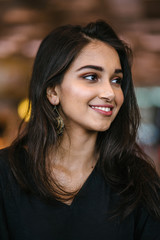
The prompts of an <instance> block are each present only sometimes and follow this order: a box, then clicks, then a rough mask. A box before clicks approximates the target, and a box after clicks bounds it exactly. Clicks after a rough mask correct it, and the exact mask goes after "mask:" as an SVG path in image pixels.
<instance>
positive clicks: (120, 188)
mask: <svg viewBox="0 0 160 240" xmlns="http://www.w3.org/2000/svg"><path fill="white" fill-rule="evenodd" d="M93 39H97V40H100V41H102V42H105V43H107V44H109V45H110V46H112V47H113V48H114V49H115V50H116V51H117V53H118V55H119V58H120V62H121V66H122V70H123V76H124V77H123V82H122V90H123V93H124V103H123V105H122V107H121V109H120V111H119V113H118V115H117V117H116V119H115V120H114V122H113V123H112V125H111V127H110V128H109V129H108V130H107V131H104V132H99V133H98V137H97V142H96V150H97V152H98V153H99V154H100V157H99V160H98V164H97V166H98V167H99V169H101V171H102V173H103V175H104V177H105V179H106V181H107V183H108V184H110V186H111V187H112V188H113V190H114V191H116V192H117V194H119V196H120V204H119V206H118V208H117V211H116V213H115V214H118V215H121V216H123V217H126V216H127V215H129V214H130V213H131V212H132V211H133V210H134V209H135V207H136V206H137V205H138V204H139V203H143V204H144V205H145V206H146V207H147V209H148V210H149V211H150V212H151V213H152V214H154V215H155V216H158V217H160V209H159V207H158V204H159V203H158V200H159V198H158V193H157V189H159V186H160V183H159V177H158V175H157V173H156V171H155V169H154V167H153V166H151V165H152V163H151V162H150V160H149V159H148V157H147V156H146V155H145V154H144V153H143V151H142V150H141V149H140V147H139V146H138V145H137V144H136V136H137V129H138V126H139V121H140V115H139V110H138V106H137V103H136V98H135V94H134V88H133V83H132V76H131V59H132V53H131V50H130V48H129V47H128V46H127V45H126V44H125V43H124V42H123V41H122V40H120V39H119V38H118V37H117V35H116V33H115V32H114V31H113V29H112V28H111V26H109V25H108V24H107V23H106V22H104V21H97V22H93V23H89V24H88V25H87V26H85V27H82V26H73V25H66V26H62V27H59V28H57V29H55V30H54V31H52V32H51V33H50V34H49V35H48V36H47V37H46V38H45V39H44V40H43V41H42V43H41V45H40V48H39V50H38V53H37V56H36V59H35V63H34V68H33V74H32V78H31V83H30V92H29V99H30V102H31V117H30V120H29V122H28V124H27V126H26V127H25V130H24V131H23V132H22V133H21V134H20V135H19V136H18V138H17V139H16V140H15V141H14V142H13V144H12V146H11V150H12V157H11V158H10V163H11V168H12V172H13V174H14V176H15V177H16V179H17V181H18V183H19V184H20V185H21V187H22V188H23V189H24V190H25V191H28V192H30V193H32V194H36V195H39V196H41V197H43V198H44V199H48V200H54V199H61V200H63V197H64V196H63V193H64V195H65V196H66V195H67V196H68V198H69V197H73V195H72V193H67V192H65V191H63V189H61V187H60V186H59V184H58V183H57V182H56V181H55V180H54V179H53V177H51V173H50V171H49V169H48V166H49V163H48V162H47V161H49V160H48V159H47V154H48V152H49V150H50V148H51V147H53V146H54V145H55V144H57V142H58V141H59V138H60V136H58V135H57V133H56V117H57V116H56V114H55V111H53V106H52V105H51V104H50V103H49V101H48V99H47V96H46V90H47V88H48V87H52V86H55V85H57V84H61V82H62V81H63V76H64V74H65V72H66V70H67V69H68V68H69V66H70V64H71V63H72V62H73V61H74V59H75V58H76V56H77V55H78V53H79V52H80V50H81V49H82V48H83V47H84V46H86V45H87V44H89V43H90V42H91V41H92V40H93ZM23 148H25V149H26V151H27V157H26V158H24V159H23V161H22V159H20V152H21V151H22V149H23ZM53 186H55V187H53ZM57 189H59V190H60V191H59V190H57ZM57 193H61V196H59V197H58V195H57Z"/></svg>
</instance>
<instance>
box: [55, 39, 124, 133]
mask: <svg viewBox="0 0 160 240" xmlns="http://www.w3.org/2000/svg"><path fill="white" fill-rule="evenodd" d="M122 81H123V73H122V68H121V64H120V60H119V56H118V54H117V52H116V50H115V49H114V48H112V47H111V46H109V45H107V44H105V43H103V42H101V41H98V40H97V41H93V42H92V43H89V44H88V45H87V46H85V47H84V48H83V49H82V51H81V52H80V53H79V55H78V57H77V58H76V59H75V60H74V62H73V63H72V64H71V66H70V68H69V69H68V70H67V72H66V73H65V75H64V78H63V81H62V83H61V85H59V86H56V88H55V90H56V92H57V96H58V97H59V103H60V112H61V115H62V117H63V119H64V123H65V126H66V127H68V128H71V129H74V128H81V129H82V128H83V129H84V130H87V131H88V130H89V131H96V132H97V131H105V130H107V129H108V128H109V127H110V125H111V123H112V122H113V120H114V119H115V117H116V116H117V114H118V112H119V110H120V107H121V106H122V104H123V100H124V97H123V92H122V89H121V82H122Z"/></svg>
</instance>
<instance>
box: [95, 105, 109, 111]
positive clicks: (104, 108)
mask: <svg viewBox="0 0 160 240" xmlns="http://www.w3.org/2000/svg"><path fill="white" fill-rule="evenodd" d="M91 107H92V108H96V109H100V110H102V111H105V112H109V111H111V108H107V107H94V106H91Z"/></svg>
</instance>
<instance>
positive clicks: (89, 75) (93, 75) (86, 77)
mask: <svg viewBox="0 0 160 240" xmlns="http://www.w3.org/2000/svg"><path fill="white" fill-rule="evenodd" d="M88 77H94V79H88ZM83 78H84V79H86V80H89V81H91V82H95V81H97V80H98V75H97V74H95V73H94V74H88V75H85V76H83Z"/></svg>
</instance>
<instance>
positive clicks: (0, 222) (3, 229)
mask: <svg viewBox="0 0 160 240" xmlns="http://www.w3.org/2000/svg"><path fill="white" fill-rule="evenodd" d="M5 171H6V169H5V166H4V159H2V156H0V240H9V235H8V227H7V219H6V215H5V208H4V200H3V189H4V188H3V187H2V186H5Z"/></svg>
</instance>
